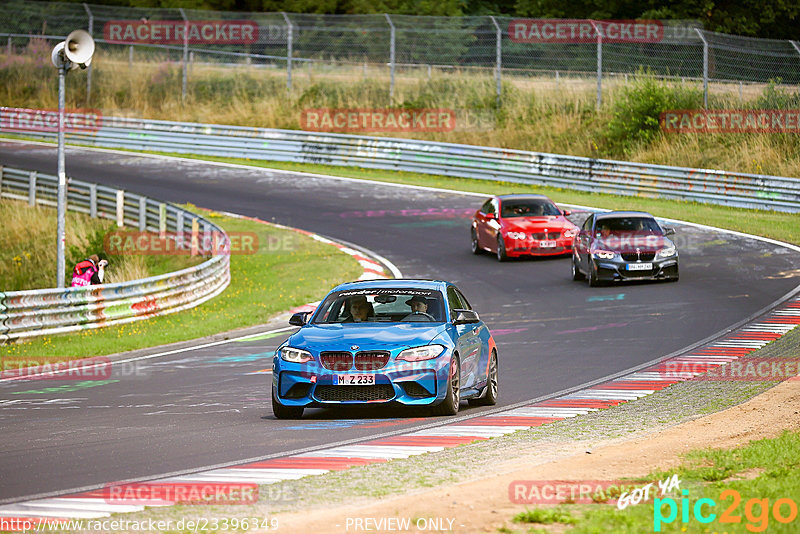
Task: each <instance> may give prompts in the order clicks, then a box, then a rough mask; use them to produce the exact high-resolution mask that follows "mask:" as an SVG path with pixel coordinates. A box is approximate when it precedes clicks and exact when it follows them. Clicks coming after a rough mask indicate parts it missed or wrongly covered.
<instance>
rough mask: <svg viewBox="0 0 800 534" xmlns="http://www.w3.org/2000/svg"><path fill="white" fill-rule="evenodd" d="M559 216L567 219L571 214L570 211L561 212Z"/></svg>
mask: <svg viewBox="0 0 800 534" xmlns="http://www.w3.org/2000/svg"><path fill="white" fill-rule="evenodd" d="M561 214H562V215H563V216H564V217H569V216H570V215H572V212H571V211H569V210H562V212H561Z"/></svg>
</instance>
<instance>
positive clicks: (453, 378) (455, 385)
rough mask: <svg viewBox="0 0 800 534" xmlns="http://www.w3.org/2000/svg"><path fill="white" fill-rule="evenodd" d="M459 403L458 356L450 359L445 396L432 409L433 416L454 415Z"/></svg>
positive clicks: (459, 377) (459, 375) (459, 368)
mask: <svg viewBox="0 0 800 534" xmlns="http://www.w3.org/2000/svg"><path fill="white" fill-rule="evenodd" d="M460 403H461V366H460V365H459V363H458V356H453V357H452V358H451V359H450V377H449V380H448V381H447V395H445V398H444V400H443V401H442V402H441V403H440V404H437V405H436V406H434V407H433V409H432V410H431V412H432V413H433V415H456V414H457V413H458V405H459V404H460Z"/></svg>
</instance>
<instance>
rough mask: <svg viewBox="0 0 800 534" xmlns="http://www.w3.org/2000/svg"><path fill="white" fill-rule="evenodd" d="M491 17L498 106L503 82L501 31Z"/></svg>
mask: <svg viewBox="0 0 800 534" xmlns="http://www.w3.org/2000/svg"><path fill="white" fill-rule="evenodd" d="M489 18H490V19H492V23H493V24H494V27H495V30H497V66H496V67H495V73H494V77H495V81H496V84H497V107H498V108H499V107H500V97H501V95H502V93H503V83H502V79H501V76H502V74H501V72H502V68H503V32H502V31H501V30H500V25H499V24H497V20H495V18H494V17H489Z"/></svg>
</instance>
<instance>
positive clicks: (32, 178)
mask: <svg viewBox="0 0 800 534" xmlns="http://www.w3.org/2000/svg"><path fill="white" fill-rule="evenodd" d="M35 205H36V171H31V172H30V173H29V174H28V206H35Z"/></svg>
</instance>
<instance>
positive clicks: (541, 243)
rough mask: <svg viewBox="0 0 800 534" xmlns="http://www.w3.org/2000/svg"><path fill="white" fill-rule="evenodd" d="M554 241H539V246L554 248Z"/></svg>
mask: <svg viewBox="0 0 800 534" xmlns="http://www.w3.org/2000/svg"><path fill="white" fill-rule="evenodd" d="M555 247H556V242H555V241H539V248H555Z"/></svg>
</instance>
